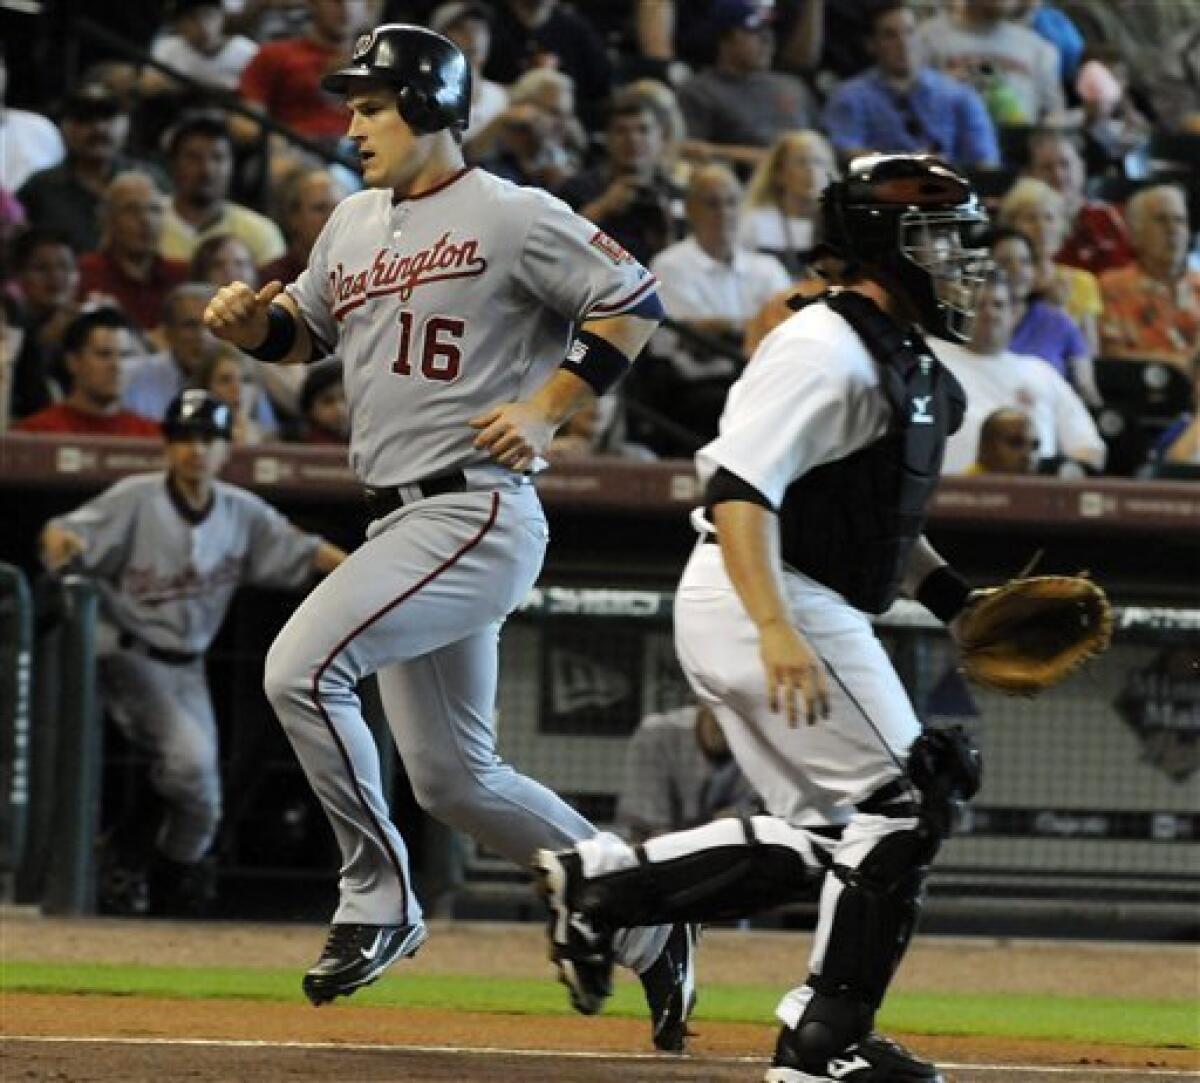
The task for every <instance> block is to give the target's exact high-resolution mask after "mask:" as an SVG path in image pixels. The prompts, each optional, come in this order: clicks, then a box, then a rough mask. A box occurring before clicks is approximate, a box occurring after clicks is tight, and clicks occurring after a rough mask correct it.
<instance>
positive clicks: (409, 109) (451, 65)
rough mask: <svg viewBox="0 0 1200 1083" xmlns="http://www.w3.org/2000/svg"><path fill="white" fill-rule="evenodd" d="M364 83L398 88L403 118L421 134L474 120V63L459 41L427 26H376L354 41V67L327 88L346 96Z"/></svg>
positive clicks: (334, 76)
mask: <svg viewBox="0 0 1200 1083" xmlns="http://www.w3.org/2000/svg"><path fill="white" fill-rule="evenodd" d="M358 79H375V80H378V81H379V82H382V83H387V84H388V85H390V86H394V87H395V88H396V89H397V90H398V91H399V98H398V100H397V108H398V109H399V111H400V115H401V116H402V117H403V118H404V119H405V121H406V122H407V124H408V126H409V127H410V128H412V130H413V131H414V132H416V133H417V134H418V135H431V134H432V133H434V132H440V131H442V130H443V129H444V128H455V127H457V128H465V127H466V126H467V122H468V121H469V119H470V115H471V65H470V64H468V63H467V58H466V57H465V56H463V53H462V50H461V49H459V47H458V46H457V45H455V44H454V42H452V41H451V40H450V39H449V38H446V37H443V36H442V35H441V34H438V33H435V32H434V31H432V30H429V29H427V28H426V27H423V26H409V25H408V24H407V23H388V24H386V25H385V26H378V27H376V28H375V29H374V30H372V31H371V32H370V33H369V34H364V35H363V36H362V37H360V38H359V39H358V41H356V42H355V43H354V53H353V54H352V56H351V58H350V66H349V67H348V68H342V69H340V70H339V71H335V72H331V73H330V74H329V75H327V76H325V78H324V79H322V80H321V86H322V87H324V88H325V89H326V90H328V91H332V92H333V93H334V94H345V93H347V92H348V91H349V90H350V88H351V87H352V86H353V85H354V82H355V81H356V80H358Z"/></svg>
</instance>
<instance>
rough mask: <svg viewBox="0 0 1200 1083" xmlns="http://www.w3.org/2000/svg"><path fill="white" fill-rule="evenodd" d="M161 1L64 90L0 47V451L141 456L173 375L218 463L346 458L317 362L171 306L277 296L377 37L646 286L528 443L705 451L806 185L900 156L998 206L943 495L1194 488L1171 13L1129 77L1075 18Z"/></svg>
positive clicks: (930, 9) (1185, 108) (760, 324)
mask: <svg viewBox="0 0 1200 1083" xmlns="http://www.w3.org/2000/svg"><path fill="white" fill-rule="evenodd" d="M135 6H136V5H135ZM153 6H155V7H157V6H158V5H153ZM161 6H162V7H163V8H164V9H165V14H164V17H163V19H162V22H161V24H160V25H158V26H157V27H154V28H153V33H149V32H147V33H143V34H141V35H140V37H137V38H136V39H135V40H133V41H132V44H133V45H134V46H136V47H138V48H143V49H144V50H145V54H144V56H145V57H146V58H147V59H145V60H144V61H143V62H142V63H133V62H131V61H130V60H129V58H128V57H127V56H125V55H120V56H118V55H111V56H110V55H105V54H104V52H103V49H100V51H99V52H97V46H96V45H95V42H93V41H91V40H90V39H88V38H86V35H85V37H84V38H81V40H80V43H79V44H80V52H81V55H84V56H86V57H88V58H89V62H90V63H89V66H88V67H87V69H86V70H84V71H82V72H81V73H80V74H79V76H78V78H76V79H74V80H73V81H71V82H69V83H68V84H67V85H64V86H60V87H58V88H55V89H53V90H50V91H45V90H44V89H43V90H42V91H39V90H38V89H37V88H36V87H33V86H32V85H31V86H29V87H18V86H17V85H16V84H15V83H14V82H10V81H9V80H8V78H7V76H8V67H10V66H14V65H15V66H17V67H20V68H21V70H27V69H28V65H27V64H26V63H25V62H24V60H23V58H16V57H14V56H13V55H12V51H13V49H14V47H15V46H14V44H13V42H12V41H11V40H10V41H9V44H8V50H9V57H8V66H4V65H2V64H0V101H5V100H6V101H7V102H8V103H9V104H3V105H0V149H2V152H3V159H2V161H3V175H2V177H0V182H2V183H0V244H2V246H3V248H2V252H3V258H2V262H0V274H2V277H3V295H2V299H3V313H4V320H3V323H2V324H0V329H2V331H3V336H2V338H0V350H2V354H0V432H4V431H6V430H10V429H11V430H13V431H23V432H81V433H106V434H114V435H127V436H145V435H147V434H150V435H153V434H154V433H155V432H156V431H157V429H156V426H157V422H158V420H159V419H160V418H161V416H162V410H163V409H164V407H165V405H166V403H167V402H168V401H169V400H170V398H171V397H172V396H173V395H175V394H176V393H177V392H178V391H179V390H180V389H182V388H184V387H187V386H202V387H206V388H208V389H209V390H211V391H212V392H213V393H214V394H216V395H217V396H219V397H220V398H222V399H224V400H225V401H227V402H229V403H230V405H231V406H233V407H234V408H235V413H236V417H237V419H238V421H237V425H236V427H235V442H238V443H246V444H252V443H256V442H261V441H270V440H278V439H287V440H297V441H308V442H312V443H317V444H337V443H341V442H344V441H345V439H346V430H347V426H346V416H345V414H346V405H345V396H344V393H343V392H342V389H341V366H340V363H339V362H338V361H337V360H336V358H332V359H329V360H327V361H324V362H321V363H320V364H317V365H314V366H311V367H309V368H307V369H299V370H295V371H293V370H288V369H280V368H278V367H274V366H268V365H263V364H261V363H258V362H255V361H253V360H252V359H250V358H248V357H245V356H243V355H241V354H240V353H238V352H237V351H235V350H233V349H232V348H230V347H228V346H226V345H223V344H221V343H219V342H218V341H217V340H216V339H215V338H214V337H213V336H212V335H211V334H210V333H209V332H208V331H207V329H206V328H205V327H204V325H203V322H202V320H201V314H202V312H203V310H204V306H205V304H206V303H207V300H208V298H209V297H211V296H212V294H213V292H214V291H215V289H216V288H217V287H219V286H221V285H223V284H226V283H228V282H231V281H234V280H241V281H246V282H249V283H252V284H260V285H261V284H266V283H268V282H271V281H273V280H279V281H281V282H283V283H285V284H286V283H287V282H290V281H292V280H293V279H294V278H295V277H296V276H298V275H299V274H300V273H301V272H302V271H303V269H304V266H305V262H306V260H307V257H308V254H309V252H310V250H311V248H312V246H313V243H314V241H315V239H316V237H317V235H318V234H319V232H320V230H321V228H322V226H323V224H324V222H325V221H326V219H327V218H328V217H329V215H330V214H331V212H332V210H333V208H334V207H335V206H336V205H337V203H338V201H339V200H340V199H342V198H343V197H344V196H345V195H346V194H347V193H348V192H350V191H352V190H354V189H355V188H357V187H358V186H359V185H360V183H361V182H360V180H359V178H358V176H357V173H356V171H355V169H354V157H353V152H352V148H351V147H350V145H349V144H348V142H347V141H346V140H345V138H344V131H345V127H346V124H347V114H346V111H345V108H344V104H343V103H342V102H341V101H340V100H339V99H336V98H334V97H331V96H329V95H327V94H325V93H324V92H323V91H322V90H321V89H320V78H321V76H322V74H323V73H324V72H326V71H328V70H330V69H331V68H334V67H337V66H341V65H342V64H344V63H345V62H346V61H347V59H348V56H349V53H350V51H351V49H352V47H353V44H354V41H355V39H356V38H357V36H358V35H359V34H360V33H362V32H363V31H364V30H366V29H369V28H370V27H371V26H373V25H376V24H378V23H380V22H386V21H405V22H414V23H419V24H422V25H426V26H430V27H432V28H434V29H436V30H437V31H439V32H441V33H443V34H445V35H447V36H449V37H450V38H452V39H453V40H454V41H455V42H457V43H458V44H459V46H460V47H461V48H462V49H463V51H464V53H465V55H466V56H467V58H468V61H469V63H470V65H471V68H472V72H473V75H474V83H473V98H472V118H471V124H470V126H469V128H468V129H467V131H466V132H465V133H464V150H465V153H466V155H467V157H468V160H469V161H470V162H472V163H473V164H475V165H476V166H478V167H479V168H483V169H488V170H491V171H493V172H495V173H497V174H499V175H501V176H503V177H506V178H508V179H510V180H512V181H514V182H515V183H518V184H524V185H537V186H540V187H544V188H546V189H548V190H550V191H551V192H553V193H554V194H556V195H558V196H559V197H561V198H562V199H563V200H565V201H566V202H567V203H569V204H570V205H571V206H572V207H574V208H575V209H577V210H579V211H580V212H581V213H583V214H584V215H585V216H586V217H588V218H589V219H591V220H592V221H594V222H595V223H596V224H597V225H598V226H599V227H600V228H601V229H603V230H604V231H605V232H607V233H608V234H609V236H610V237H612V238H613V239H614V240H615V241H616V242H617V243H618V244H619V245H621V246H623V247H624V248H625V249H627V250H628V251H629V252H631V253H632V254H633V255H634V256H635V257H636V258H637V259H638V260H640V261H642V262H643V263H645V264H646V265H647V266H649V267H650V268H651V269H652V270H653V272H654V273H655V275H656V276H657V277H658V279H659V281H660V283H661V292H662V298H663V301H664V304H665V305H666V308H667V311H668V314H669V316H670V317H671V320H670V322H669V324H668V325H667V326H665V327H664V328H663V329H662V330H660V332H659V333H658V335H657V336H656V338H655V339H654V340H653V341H652V343H651V346H650V348H649V350H648V354H647V356H645V357H644V358H643V359H642V361H641V362H640V363H639V365H638V366H637V368H636V370H635V373H634V375H633V376H632V377H631V378H630V380H629V381H627V383H626V385H625V386H624V387H623V388H622V389H621V390H620V391H619V393H618V394H617V395H615V396H612V397H611V398H610V400H608V401H604V402H602V403H600V404H599V405H598V407H597V409H596V410H594V411H590V412H588V414H587V415H585V416H582V417H581V418H579V419H577V421H576V422H575V423H573V424H572V426H570V427H569V428H568V429H567V430H566V431H564V433H563V434H562V435H561V437H560V439H559V441H558V442H557V444H556V445H555V448H554V449H553V451H554V453H555V454H557V455H560V456H570V455H577V454H612V455H623V456H627V457H633V458H642V459H645V458H653V457H654V456H656V455H658V456H673V455H686V454H689V453H690V452H691V451H693V450H694V449H695V448H696V447H697V446H699V445H700V444H701V443H702V442H703V441H705V440H706V439H708V438H710V437H711V436H712V435H713V434H714V433H715V430H716V425H717V420H718V418H719V416H720V412H721V407H722V404H723V401H724V398H725V395H726V393H727V391H728V389H729V387H730V385H731V384H732V382H733V381H734V380H735V379H736V378H737V376H738V375H739V373H740V372H741V370H742V368H743V367H744V365H745V364H747V358H748V356H749V355H750V353H751V352H752V347H753V345H754V343H756V342H757V341H758V340H760V339H761V338H762V337H763V336H764V335H765V334H768V333H770V330H771V328H772V327H773V326H774V325H775V324H777V323H778V322H779V321H780V320H781V319H783V318H786V316H787V315H788V314H790V312H791V311H792V309H791V308H790V307H789V306H788V305H787V304H785V303H784V301H785V300H786V299H789V298H791V297H793V296H794V295H795V294H797V293H799V294H800V295H803V296H815V295H819V294H820V293H821V292H822V291H823V290H824V289H826V288H828V285H829V278H830V271H829V269H828V267H827V266H826V265H825V264H824V263H823V261H822V259H821V257H820V255H819V248H818V245H819V242H820V223H819V212H818V198H819V195H820V192H821V189H822V188H823V187H824V185H825V184H827V183H828V182H829V181H830V180H831V179H833V178H836V177H837V176H839V174H840V172H841V171H842V170H843V169H844V168H845V167H846V165H847V163H848V162H849V161H850V160H851V159H852V158H853V157H855V156H858V155H862V154H868V153H872V152H888V151H907V152H929V153H935V154H938V155H940V156H941V157H943V158H945V159H947V160H949V161H951V162H953V163H954V164H955V165H957V166H958V167H960V168H961V169H963V170H964V171H965V172H967V173H968V175H970V176H971V177H972V178H973V180H974V181H975V182H976V185H977V187H978V189H979V191H980V193H981V195H982V196H983V197H984V199H985V201H986V202H987V204H988V206H989V208H990V210H991V212H992V221H993V229H992V231H991V234H990V236H989V237H988V238H987V242H988V243H989V245H990V252H991V256H992V259H993V261H994V267H993V269H992V270H991V272H990V273H989V276H988V282H987V286H986V289H985V292H984V294H983V299H982V301H981V305H980V312H979V316H978V318H977V320H976V322H975V327H974V333H973V335H972V338H971V341H970V342H968V343H965V344H958V345H953V344H949V343H934V346H935V349H936V350H937V351H938V352H939V354H940V355H941V356H942V357H943V358H944V360H945V361H946V363H947V364H948V365H949V366H950V367H951V368H952V369H953V370H954V372H955V373H956V375H958V376H959V378H960V380H961V382H962V383H963V384H964V385H966V387H967V389H968V392H969V394H970V397H971V408H970V412H969V413H968V417H967V423H966V424H965V425H964V428H963V430H962V431H961V432H960V433H959V434H958V435H957V436H956V437H955V438H954V440H953V441H952V442H951V445H950V449H949V453H948V455H947V462H946V472H947V473H1029V472H1041V473H1048V474H1059V475H1064V476H1072V475H1074V476H1079V475H1082V474H1085V473H1086V474H1095V473H1105V472H1107V473H1114V474H1123V475H1144V476H1153V475H1155V474H1157V473H1160V472H1164V466H1165V464H1174V465H1175V466H1176V467H1182V468H1184V469H1185V470H1186V468H1187V467H1188V466H1189V464H1190V466H1191V467H1192V468H1194V469H1195V470H1197V471H1200V453H1198V450H1197V444H1198V441H1197V439H1196V431H1197V424H1196V420H1195V410H1196V401H1197V397H1198V395H1200V391H1198V390H1197V388H1198V385H1200V375H1198V373H1200V249H1198V248H1197V244H1196V233H1195V226H1196V223H1197V218H1198V214H1200V0H1153V4H1152V5H1151V6H1154V7H1156V8H1157V9H1159V10H1160V12H1161V18H1160V19H1159V24H1158V26H1157V31H1158V38H1157V40H1156V41H1154V42H1153V43H1152V47H1153V55H1154V57H1155V60H1156V63H1155V64H1153V65H1146V64H1145V63H1144V60H1145V56H1146V54H1145V53H1144V52H1137V51H1135V49H1134V47H1133V46H1131V44H1130V41H1131V40H1132V39H1131V38H1130V37H1125V36H1122V35H1121V34H1118V33H1115V32H1113V25H1114V24H1113V21H1112V20H1113V15H1112V12H1111V11H1105V12H1100V11H1097V13H1096V18H1095V19H1089V18H1085V17H1084V16H1086V15H1087V13H1088V11H1089V10H1090V9H1089V6H1088V3H1087V2H1086V0H1081V2H1080V3H1076V4H1072V6H1071V11H1072V16H1073V17H1072V16H1068V15H1067V14H1066V13H1065V12H1064V11H1063V10H1060V9H1058V8H1056V7H1054V6H1052V5H1050V4H1044V3H1039V2H1038V0H914V2H911V3H907V4H906V3H902V2H900V0H864V2H862V3H857V2H849V0H687V3H686V4H685V3H684V2H683V0H574V2H569V0H448V2H440V3H437V2H429V0H172V2H171V3H168V4H165V5H161ZM1096 6H1097V8H1100V7H1107V5H1101V4H1099V2H1098V0H1097V5H1096ZM1081 13H1082V14H1081ZM44 30H45V28H40V27H39V26H38V25H37V20H36V19H35V18H33V17H28V34H27V35H26V38H27V40H29V41H30V42H36V41H37V40H38V35H39V33H42V32H44ZM1139 34H1140V35H1141V39H1144V37H1145V26H1144V25H1142V26H1141V27H1140V29H1139ZM1146 44H1147V43H1146V42H1145V41H1144V40H1140V43H1139V45H1138V48H1143V47H1145V46H1146ZM34 51H36V49H34ZM18 60H20V61H21V62H20V63H19V64H16V63H15V62H16V61H18ZM447 228H450V229H452V228H453V223H448V224H447Z"/></svg>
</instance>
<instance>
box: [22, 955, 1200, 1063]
mask: <svg viewBox="0 0 1200 1083" xmlns="http://www.w3.org/2000/svg"><path fill="white" fill-rule="evenodd" d="M296 977H297V975H296V971H295V970H294V969H280V968H248V969H240V968H233V967H229V966H221V967H195V966H189V967H175V966H146V965H117V964H95V963H67V962H56V963H36V962H13V961H5V962H4V963H3V965H2V966H0V991H3V992H14V993H17V992H24V993H59V994H61V993H72V994H106V995H119V996H150V997H166V998H171V999H211V998H220V999H248V1000H260V1001H279V1002H288V1001H298V1000H300V999H301V995H300V992H299V989H298V986H297V982H296ZM778 998H779V989H778V987H768V986H757V985H734V984H728V985H727V984H722V983H719V982H707V983H705V984H704V986H703V988H702V998H701V1002H700V1008H699V1010H698V1012H697V1016H696V1019H697V1022H700V1021H704V1020H710V1021H716V1022H761V1021H762V1020H764V1019H770V1018H771V1015H772V1013H773V1011H774V1007H775V1003H776V1001H777V1000H778ZM355 1000H356V1003H360V1004H363V1005H375V1006H379V1007H388V1006H394V1007H408V1008H452V1009H455V1010H458V1011H467V1012H472V1011H475V1012H484V1013H488V1012H494V1013H504V1014H507V1015H512V1014H527V1015H542V1016H555V1015H564V1016H565V1015H570V1014H571V1013H570V1009H569V1008H568V1006H567V1004H566V999H565V997H564V995H563V993H562V990H561V989H560V988H559V987H557V986H556V985H554V984H553V983H552V982H548V981H546V980H544V979H540V980H539V979H535V978H508V979H505V978H500V977H497V976H495V975H491V976H488V977H487V979H486V980H479V978H478V977H475V976H472V975H450V974H421V973H406V974H405V975H404V978H403V980H385V981H383V982H381V983H380V984H378V985H376V986H375V987H373V988H371V989H367V990H364V991H363V992H362V993H360V994H359V995H358V996H357V997H356V998H355ZM606 1011H607V1014H609V1015H613V1016H630V1017H638V1018H640V1017H641V1016H643V1015H644V1013H645V1009H644V1006H643V1003H642V1000H641V994H640V992H639V990H638V989H637V988H636V986H635V985H634V984H633V983H632V982H622V983H620V984H619V985H618V988H617V992H616V994H615V996H614V997H613V999H612V1001H611V1004H610V1006H609V1007H608V1008H607V1009H606ZM880 1023H881V1025H882V1026H883V1027H885V1028H887V1029H891V1030H896V1031H901V1032H905V1033H910V1034H929V1035H968V1034H969V1035H981V1036H986V1037H995V1038H1031V1039H1060V1040H1065V1041H1079V1042H1089V1041H1103V1042H1107V1043H1111V1044H1114V1045H1133V1046H1157V1047H1163V1048H1176V1049H1179V1048H1191V1049H1200V1011H1198V1005H1197V1001H1196V1000H1195V999H1149V998H1125V997H1115V996H1113V997H1109V996H1049V995H1030V994H1015V993H1004V994H992V995H988V994H983V993H968V992H963V991H960V990H959V991H946V992H935V991H928V992H897V993H896V994H894V995H893V996H892V997H890V998H889V1000H888V1002H887V1005H886V1007H885V1010H884V1011H883V1012H882V1013H881V1016H880Z"/></svg>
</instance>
